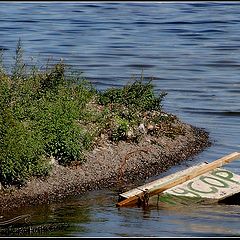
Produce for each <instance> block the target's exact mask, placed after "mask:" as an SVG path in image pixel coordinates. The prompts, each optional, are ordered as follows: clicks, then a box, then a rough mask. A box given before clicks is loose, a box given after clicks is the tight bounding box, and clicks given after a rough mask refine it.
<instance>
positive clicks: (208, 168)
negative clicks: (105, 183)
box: [116, 152, 240, 207]
mask: <svg viewBox="0 0 240 240" xmlns="http://www.w3.org/2000/svg"><path fill="white" fill-rule="evenodd" d="M239 158H240V153H239V152H233V153H231V154H229V155H226V156H224V157H222V158H220V159H218V160H215V161H214V162H212V163H208V164H203V165H201V166H199V167H197V168H195V169H193V170H192V171H191V172H189V173H185V174H183V175H180V176H177V177H174V178H172V179H170V180H168V181H166V182H164V183H162V184H160V186H155V187H153V188H152V189H148V190H147V194H148V196H149V197H151V196H153V195H156V194H159V193H161V192H163V191H165V190H167V189H169V188H172V187H174V186H177V185H178V184H181V183H184V182H186V181H188V180H190V179H193V178H195V177H197V176H200V175H202V174H204V173H206V172H209V171H211V170H213V169H215V168H217V167H221V166H223V165H224V164H227V163H229V162H231V161H233V160H236V159H239ZM138 189H139V188H138ZM145 193H146V191H145V192H144V191H141V192H140V193H138V194H136V195H133V196H130V197H128V198H126V199H124V200H122V201H120V202H118V203H117V204H116V206H117V207H122V206H130V205H133V204H136V203H137V201H138V200H139V198H141V197H143V196H144V195H145ZM122 196H124V194H122Z"/></svg>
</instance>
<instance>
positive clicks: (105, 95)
mask: <svg viewBox="0 0 240 240" xmlns="http://www.w3.org/2000/svg"><path fill="white" fill-rule="evenodd" d="M15 60H16V62H15V65H14V66H13V69H12V71H11V73H7V71H6V70H5V68H4V64H3V55H1V59H0V112H1V114H0V147H1V154H0V184H1V185H0V186H1V190H0V207H1V209H2V211H8V210H12V209H17V208H20V207H21V206H24V205H35V204H40V203H50V202H53V201H59V200H61V199H64V198H66V197H67V196H69V195H78V194H82V193H84V192H86V191H91V190H95V189H101V188H111V189H115V190H116V191H121V190H122V191H124V190H126V189H127V188H128V184H134V183H137V184H139V183H140V182H142V183H143V182H144V181H145V180H146V179H148V178H149V177H152V176H155V175H157V174H160V173H162V172H164V171H166V170H168V169H169V168H170V167H171V166H173V165H176V164H180V163H181V162H183V161H186V160H188V159H190V158H191V157H193V156H194V155H196V154H198V153H200V152H201V151H203V150H204V149H205V148H206V147H209V146H210V144H211V143H210V140H209V134H208V133H207V132H206V131H205V130H204V129H201V128H197V127H195V126H191V125H190V124H186V123H183V122H182V121H181V120H180V119H179V118H178V117H177V116H175V115H173V114H171V113H167V112H165V111H163V107H162V101H163V100H164V98H165V96H166V95H167V93H165V92H160V93H156V92H155V91H154V85H153V82H152V80H147V81H146V80H145V79H144V77H143V76H141V77H140V78H139V79H132V81H129V83H128V84H126V85H125V86H123V87H122V88H114V87H112V88H109V89H106V90H104V91H99V90H97V89H96V88H95V87H94V86H93V85H92V84H91V83H90V82H89V81H88V80H87V79H86V78H84V77H82V76H81V75H77V76H74V75H70V76H67V74H66V67H67V66H66V65H65V63H64V62H63V61H62V60H61V61H59V62H58V63H56V64H53V65H47V66H46V68H45V69H44V70H43V69H39V68H37V67H36V66H31V67H28V66H27V65H26V64H25V63H24V61H23V49H22V47H21V43H20V41H19V43H18V45H17V48H16V58H15Z"/></svg>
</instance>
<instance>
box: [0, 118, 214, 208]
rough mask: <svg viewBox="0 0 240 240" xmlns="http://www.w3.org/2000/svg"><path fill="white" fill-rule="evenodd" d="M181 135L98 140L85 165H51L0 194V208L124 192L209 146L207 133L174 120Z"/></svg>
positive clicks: (147, 135)
mask: <svg viewBox="0 0 240 240" xmlns="http://www.w3.org/2000/svg"><path fill="white" fill-rule="evenodd" d="M178 124H179V126H181V127H182V129H184V134H183V135H178V136H176V137H175V138H174V139H172V138H169V137H166V136H163V137H154V136H151V135H149V134H146V135H145V136H144V138H143V139H142V140H141V141H140V142H139V143H138V144H134V143H130V142H125V141H122V142H119V143H118V144H113V143H112V142H110V141H108V140H106V139H102V142H101V143H100V144H99V146H98V147H96V148H95V149H93V150H92V151H91V152H89V153H88V154H87V156H86V161H85V163H83V164H81V165H77V164H76V165H73V166H70V167H63V166H60V165H58V164H57V163H54V164H53V170H52V172H51V174H50V175H49V176H47V177H45V178H33V179H31V180H29V181H28V182H27V184H26V185H24V186H22V187H21V188H13V187H11V188H9V189H2V190H1V191H0V209H1V210H2V212H3V211H9V210H13V209H17V208H20V207H21V206H26V205H38V204H41V203H50V202H53V201H55V202H56V201H60V200H62V199H64V198H66V197H67V196H69V195H79V194H84V192H86V191H91V190H97V189H103V188H105V189H106V188H110V189H116V188H118V189H119V192H121V191H122V192H123V191H125V190H126V187H127V186H129V184H133V183H136V182H141V181H142V182H144V181H145V180H146V179H148V178H149V177H153V176H156V175H157V174H160V173H162V172H164V171H166V170H168V169H169V168H170V167H171V166H174V165H176V164H180V163H181V162H183V161H186V160H188V159H190V158H191V157H193V156H194V155H196V154H198V153H200V152H201V151H203V150H204V149H205V148H206V147H209V146H210V144H211V143H210V140H209V134H208V133H207V132H206V131H205V130H204V129H200V128H196V127H194V126H191V125H189V124H185V123H182V122H181V121H178Z"/></svg>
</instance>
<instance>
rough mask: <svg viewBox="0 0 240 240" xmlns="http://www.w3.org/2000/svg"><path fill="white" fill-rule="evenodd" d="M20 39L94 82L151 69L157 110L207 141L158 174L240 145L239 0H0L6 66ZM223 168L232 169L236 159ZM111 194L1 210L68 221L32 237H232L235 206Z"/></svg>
mask: <svg viewBox="0 0 240 240" xmlns="http://www.w3.org/2000/svg"><path fill="white" fill-rule="evenodd" d="M19 38H21V41H22V44H23V48H24V51H25V52H24V54H25V55H24V56H25V59H26V61H27V62H31V61H32V62H33V63H36V64H39V65H44V64H46V62H47V60H48V59H52V60H59V59H60V58H63V59H64V61H65V63H66V64H68V65H70V66H71V67H72V69H73V70H74V71H79V72H81V71H82V72H83V73H84V76H85V77H86V78H87V79H89V80H90V81H91V82H92V83H93V84H94V85H95V86H96V87H97V88H98V89H100V90H103V89H106V88H108V87H112V86H115V87H121V86H123V85H125V84H126V83H128V82H129V81H130V80H131V78H132V76H133V75H135V76H140V75H141V73H142V71H143V73H144V76H145V77H146V78H151V77H153V79H154V80H153V83H154V86H155V90H156V92H159V91H166V92H167V93H168V95H167V96H166V98H165V100H164V102H163V107H164V109H165V110H166V111H167V112H171V113H173V114H176V115H177V116H178V117H180V119H181V120H183V121H184V122H187V123H190V124H192V125H194V126H197V127H201V128H204V129H206V131H208V132H209V134H210V138H211V139H212V142H213V144H212V146H211V147H209V148H207V149H206V150H204V151H203V152H202V153H200V154H199V155H197V156H196V157H194V158H193V159H191V160H189V161H187V162H184V163H182V164H181V165H180V166H175V167H173V168H171V169H170V170H169V171H168V172H166V173H163V174H162V175H161V176H165V175H168V174H170V173H172V172H175V171H178V170H182V169H185V168H187V167H188V166H191V165H195V164H197V163H200V162H204V161H208V162H211V161H214V160H216V159H218V158H220V157H222V156H224V155H227V154H229V153H232V152H235V151H238V152H239V151H240V137H239V135H240V3H238V2H227V1H226V2H164V3H161V2H159V3H158V2H85V3H84V2H0V48H1V49H3V53H4V59H5V62H6V65H7V66H11V65H12V64H13V57H14V54H15V49H16V44H17V41H18V39H19ZM225 168H226V169H229V170H230V171H233V172H234V173H236V174H240V161H239V160H237V161H233V162H231V163H230V164H228V165H226V166H225ZM117 198H118V196H117V193H116V192H115V191H114V190H101V191H94V192H91V193H87V194H85V195H83V196H79V197H76V198H73V199H69V200H68V201H65V202H63V203H57V204H50V205H43V206H39V207H32V208H26V209H21V210H19V212H13V213H11V216H10V215H9V216H4V217H6V218H10V217H15V216H16V215H20V214H30V215H31V219H30V222H31V224H35V225H36V224H43V223H54V224H58V223H68V224H69V227H67V228H63V229H60V230H56V231H50V232H45V233H44V232H42V233H40V234H39V235H38V236H69V237H70V236H71V237H148V236H150V237H224V236H240V228H239V222H240V206H239V205H218V204H215V205H200V206H195V207H191V206H179V207H169V206H162V207H158V208H157V207H149V208H148V209H142V208H137V207H136V208H121V209H118V208H116V207H115V203H116V201H117ZM15 235H17V234H15ZM33 235H34V234H32V235H31V236H33ZM28 236H30V235H28Z"/></svg>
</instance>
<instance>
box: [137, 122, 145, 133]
mask: <svg viewBox="0 0 240 240" xmlns="http://www.w3.org/2000/svg"><path fill="white" fill-rule="evenodd" d="M138 128H139V130H140V131H141V132H143V133H144V132H145V127H144V124H143V123H141V124H140V125H139V126H138Z"/></svg>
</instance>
